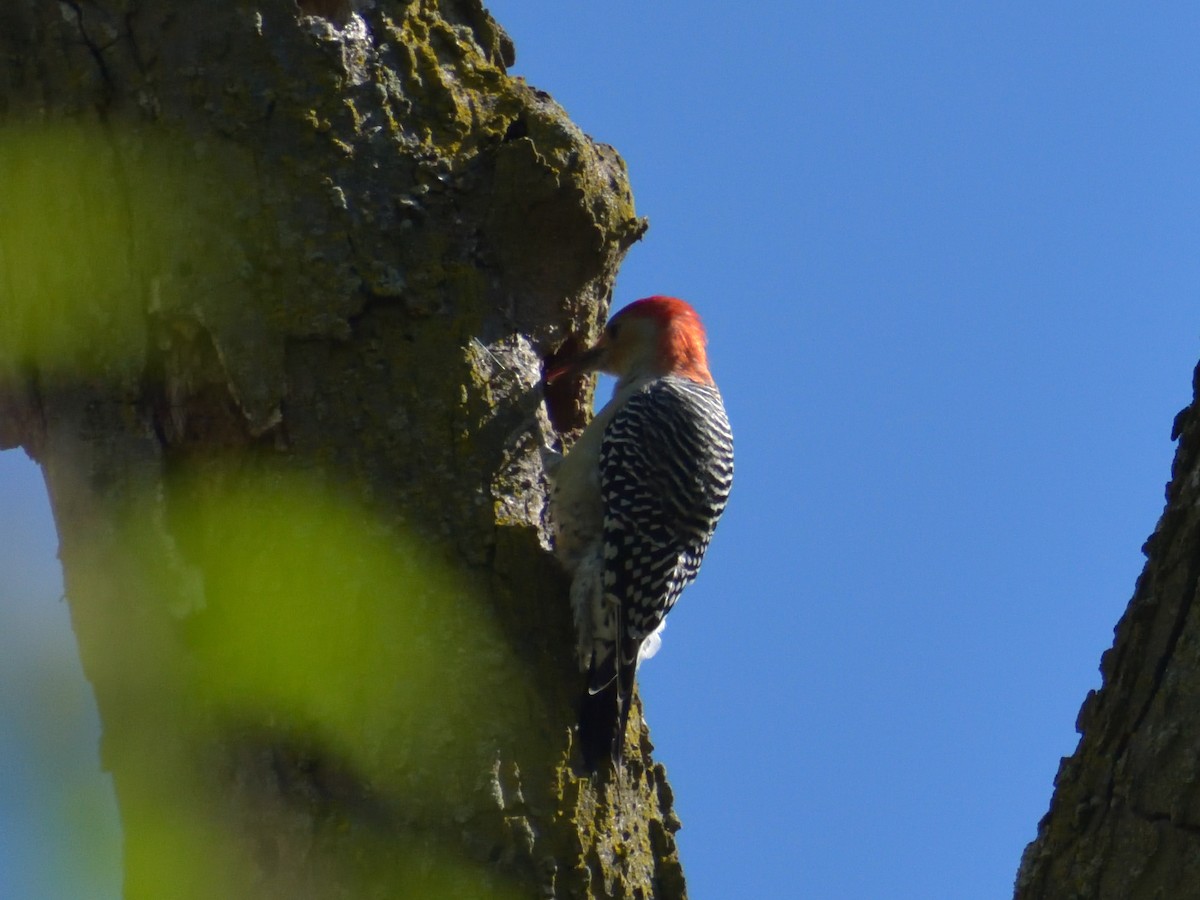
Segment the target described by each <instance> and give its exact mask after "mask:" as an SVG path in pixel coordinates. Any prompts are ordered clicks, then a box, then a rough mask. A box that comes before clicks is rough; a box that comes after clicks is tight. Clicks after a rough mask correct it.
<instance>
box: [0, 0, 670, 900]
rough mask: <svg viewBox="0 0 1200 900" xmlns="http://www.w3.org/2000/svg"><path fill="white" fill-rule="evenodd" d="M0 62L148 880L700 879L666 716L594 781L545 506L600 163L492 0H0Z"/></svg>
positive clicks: (591, 254)
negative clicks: (690, 852) (513, 40)
mask: <svg viewBox="0 0 1200 900" xmlns="http://www.w3.org/2000/svg"><path fill="white" fill-rule="evenodd" d="M0 48H2V50H3V53H2V54H0V60H2V61H0V123H2V127H3V135H2V136H0V210H2V215H0V317H2V319H0V447H11V446H17V445H20V446H23V447H25V449H26V450H27V451H28V452H29V453H30V455H32V456H33V457H34V458H35V459H36V460H37V461H38V462H39V463H40V464H41V466H42V469H43V472H44V474H45V478H46V484H47V487H48V490H49V494H50V499H51V504H52V507H53V511H54V516H55V521H56V525H57V529H58V534H59V540H60V556H61V558H62V562H63V567H64V575H65V581H66V585H67V595H68V600H69V601H70V607H71V614H72V620H73V623H74V628H75V633H76V637H77V640H78V644H79V648H80V654H81V657H82V660H83V663H84V670H85V673H86V674H87V677H88V679H89V681H90V682H91V684H92V687H93V690H94V692H95V695H96V700H97V705H98V707H99V711H100V716H101V721H102V728H103V740H102V761H103V764H104V765H105V766H106V767H107V768H108V769H109V771H111V772H112V775H113V780H114V784H115V787H116V792H117V800H118V804H119V807H120V812H121V819H122V825H123V829H124V838H125V893H126V896H127V897H130V898H153V900H159V898H163V897H172V898H186V897H221V898H227V897H247V898H249V897H254V898H259V897H287V898H304V897H313V898H324V897H335V896H336V897H355V898H369V897H408V896H412V897H422V898H425V897H433V898H436V897H442V896H446V897H459V896H462V897H491V896H495V897H530V896H541V897H564V898H565V897H581V898H582V897H586V898H593V897H597V898H599V897H661V898H673V897H683V896H684V895H685V890H684V885H683V876H682V872H681V869H680V867H679V862H678V859H677V856H676V852H675V842H674V838H673V834H674V832H675V830H676V829H677V828H678V820H677V819H676V818H675V815H674V813H673V812H672V809H671V792H670V789H669V787H668V786H667V784H666V781H665V778H664V773H663V770H662V768H661V766H658V765H655V764H654V763H652V761H651V759H650V756H649V751H650V745H649V741H648V739H647V737H646V733H645V730H644V728H642V730H641V731H640V741H639V744H638V746H637V747H633V748H630V750H629V751H628V754H627V755H628V756H629V757H630V758H629V760H628V762H627V764H626V768H625V771H624V772H623V773H621V774H620V775H610V776H608V777H600V778H593V777H589V776H588V775H587V774H586V773H585V772H583V771H582V769H581V766H580V760H579V754H578V750H577V748H576V747H575V746H573V741H574V738H573V733H572V730H571V729H572V726H573V723H574V718H575V712H576V710H575V703H576V699H577V692H578V691H579V690H580V689H581V687H582V676H581V675H580V674H579V673H578V671H577V668H576V664H575V661H574V660H573V659H572V658H571V651H572V648H573V640H572V637H571V634H570V629H571V625H570V614H569V611H568V608H567V591H566V583H565V578H564V576H563V575H562V573H561V572H560V571H559V569H558V567H557V565H556V564H555V562H554V560H553V558H552V556H551V555H550V553H549V552H548V541H547V533H546V529H545V523H544V521H543V519H544V515H543V509H544V492H545V483H544V477H543V472H542V469H541V461H540V456H539V452H538V451H539V447H540V446H541V445H542V444H544V443H550V442H551V441H552V440H553V437H554V432H555V430H558V431H569V430H570V429H573V428H576V427H578V426H579V425H581V424H582V422H583V421H584V419H585V418H586V415H587V413H586V410H587V409H588V408H589V403H588V398H587V397H580V396H556V397H551V398H548V401H549V406H550V409H549V413H547V409H546V406H545V405H544V404H543V402H542V400H543V398H542V394H541V390H540V388H539V380H540V373H541V368H542V363H543V358H544V357H545V356H546V355H547V354H548V353H550V352H551V351H553V350H554V349H556V348H558V347H559V346H560V345H562V344H563V343H564V342H567V343H570V342H577V341H579V340H586V339H588V338H589V337H591V336H592V335H593V334H594V333H595V332H596V330H597V329H598V327H599V324H600V323H601V321H602V320H603V317H604V314H605V312H606V307H607V304H608V301H609V298H610V294H611V285H612V281H613V278H614V276H615V273H616V269H617V266H618V265H619V263H620V261H621V259H622V257H623V255H624V253H625V251H626V250H627V249H628V247H629V246H630V245H631V244H632V243H633V242H634V241H635V240H636V239H637V238H638V237H639V236H640V235H641V233H642V231H643V230H644V227H645V225H644V222H643V221H641V220H639V219H638V218H637V217H636V216H635V214H634V210H633V201H632V197H631V195H630V191H629V186H628V181H627V178H626V173H625V169H624V164H623V163H622V161H621V160H620V158H619V157H618V156H617V155H616V153H615V152H614V151H613V150H612V149H611V148H608V147H605V146H603V145H599V144H596V143H594V142H592V141H591V140H590V139H589V138H587V137H586V136H585V135H583V134H582V133H581V132H580V131H579V130H578V129H577V128H576V127H575V126H574V125H573V124H571V123H570V121H569V120H568V119H567V117H566V115H565V114H564V112H563V111H562V110H561V109H560V108H559V107H558V106H556V105H555V104H554V102H553V101H552V100H551V99H550V98H549V97H548V96H547V95H545V94H543V93H541V92H539V91H537V90H534V89H532V88H530V87H529V86H527V85H526V84H525V83H524V82H523V81H522V80H520V79H514V78H511V77H509V76H508V74H507V73H506V70H505V66H506V65H511V63H512V53H513V51H512V46H511V44H510V42H509V40H508V38H507V36H506V35H505V34H504V32H503V31H502V30H501V29H500V28H499V27H498V26H497V25H496V23H495V22H494V21H493V20H492V19H491V17H490V16H489V15H488V14H487V13H486V12H485V11H484V10H483V8H482V7H481V6H480V3H479V0H409V2H402V0H358V2H349V0H327V2H318V0H303V2H301V3H300V4H299V6H297V3H296V2H295V0H243V2H239V0H226V2H216V0H75V2H50V0H5V3H4V5H3V6H2V7H0ZM551 420H553V421H551Z"/></svg>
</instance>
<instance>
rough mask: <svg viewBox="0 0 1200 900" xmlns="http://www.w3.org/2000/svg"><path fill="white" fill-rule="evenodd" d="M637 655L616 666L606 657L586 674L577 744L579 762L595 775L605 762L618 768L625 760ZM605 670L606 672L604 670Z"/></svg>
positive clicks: (614, 662)
mask: <svg viewBox="0 0 1200 900" xmlns="http://www.w3.org/2000/svg"><path fill="white" fill-rule="evenodd" d="M636 660H637V656H636V654H635V655H634V657H633V661H631V662H629V663H623V664H620V665H618V664H617V662H616V660H615V659H614V658H612V657H610V658H609V659H608V660H606V661H605V663H602V664H601V665H600V666H599V667H596V666H595V664H594V663H593V670H592V671H591V672H589V673H588V687H587V689H586V690H585V691H584V692H583V698H582V700H581V702H580V709H579V745H580V749H581V750H582V752H583V761H584V763H585V764H586V765H587V767H588V769H589V770H590V771H592V772H598V771H599V770H600V767H601V766H602V765H603V764H604V761H605V760H606V759H609V760H611V761H612V763H613V765H615V766H617V767H620V766H621V765H622V763H623V762H624V761H625V734H626V732H627V729H628V727H629V710H630V708H631V706H632V704H633V680H634V676H635V673H636V671H637V662H636ZM606 670H607V671H606Z"/></svg>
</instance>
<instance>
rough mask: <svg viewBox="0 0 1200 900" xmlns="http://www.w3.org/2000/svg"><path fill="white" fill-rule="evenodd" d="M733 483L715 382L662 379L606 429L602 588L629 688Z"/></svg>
mask: <svg viewBox="0 0 1200 900" xmlns="http://www.w3.org/2000/svg"><path fill="white" fill-rule="evenodd" d="M732 484H733V433H732V432H731V431H730V428H729V419H728V418H727V417H726V415H725V406H724V404H723V403H722V401H721V395H720V393H719V392H718V391H717V389H716V387H714V386H713V385H710V384H702V383H699V382H695V381H691V380H689V379H687V378H681V377H677V376H673V375H668V376H665V377H662V378H658V379H656V380H654V381H652V382H650V383H648V384H647V385H646V386H645V387H644V388H642V389H641V390H640V391H638V392H637V393H635V394H633V395H632V396H631V397H630V398H629V400H628V401H627V402H626V403H625V404H624V405H623V406H622V407H621V409H620V410H619V411H618V412H617V414H616V415H615V416H614V417H613V420H612V421H611V422H610V423H609V425H608V427H607V428H606V429H605V432H604V438H603V443H602V445H601V450H600V493H601V495H602V497H603V501H604V510H605V512H604V532H603V540H604V591H605V594H606V598H605V600H606V605H607V606H609V608H610V609H613V610H614V611H619V612H617V618H618V620H619V623H620V626H619V627H620V640H619V641H617V642H616V643H617V645H618V647H619V648H620V649H619V655H620V660H619V662H618V661H616V660H613V662H616V663H617V665H616V667H617V668H619V669H628V670H629V673H628V674H629V677H627V678H622V679H621V680H622V681H626V682H628V683H627V684H625V685H624V686H623V687H624V689H625V691H629V690H631V688H632V684H631V682H632V671H633V670H634V669H635V668H636V664H637V657H638V651H639V649H640V647H641V644H642V641H644V640H645V639H646V637H647V636H649V635H650V634H651V633H652V632H653V631H654V630H655V629H656V628H658V626H659V625H660V624H661V622H662V620H663V619H664V618H665V616H666V615H667V613H668V612H670V611H671V608H672V607H673V606H674V605H675V601H676V600H678V599H679V595H680V593H681V592H682V591H683V589H684V588H685V587H687V585H689V584H690V583H691V582H692V581H693V580H694V579H695V577H696V573H697V572H698V571H699V569H700V562H701V560H703V558H704V552H705V551H706V550H707V549H708V543H709V541H710V540H711V538H712V535H713V529H714V528H716V524H717V520H718V519H719V518H720V516H721V513H722V512H723V511H724V509H725V504H726V502H727V501H728V499H729V491H730V488H731V486H732ZM596 674H599V673H596Z"/></svg>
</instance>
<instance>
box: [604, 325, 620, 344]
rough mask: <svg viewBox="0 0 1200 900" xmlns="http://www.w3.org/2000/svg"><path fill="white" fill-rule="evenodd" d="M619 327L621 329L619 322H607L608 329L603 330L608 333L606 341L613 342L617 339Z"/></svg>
mask: <svg viewBox="0 0 1200 900" xmlns="http://www.w3.org/2000/svg"><path fill="white" fill-rule="evenodd" d="M620 327H621V323H620V322H609V323H608V327H607V328H605V329H604V330H605V331H607V332H608V339H609V340H610V341H615V340H616V339H617V331H619V330H620Z"/></svg>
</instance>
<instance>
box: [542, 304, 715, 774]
mask: <svg viewBox="0 0 1200 900" xmlns="http://www.w3.org/2000/svg"><path fill="white" fill-rule="evenodd" d="M705 344H706V339H705V334H704V326H703V325H702V324H701V322H700V317H699V316H698V315H697V314H696V311H695V310H694V309H693V308H692V307H691V306H690V305H689V304H687V303H685V302H684V301H682V300H678V299H675V298H673V297H649V298H647V299H644V300H638V301H637V302H635V303H632V304H630V305H629V306H627V307H625V308H624V309H622V310H621V311H620V312H618V313H617V314H616V315H615V316H613V317H612V319H610V320H609V322H608V325H607V326H606V327H605V329H604V333H603V335H602V336H601V337H600V339H599V341H598V342H597V343H596V344H595V346H593V347H591V348H590V349H588V350H585V351H584V352H583V353H581V354H579V355H578V356H577V358H575V359H574V360H573V361H571V362H568V363H567V364H565V365H561V366H557V367H555V368H553V369H551V370H550V371H549V372H547V374H546V381H547V382H548V383H553V382H554V381H556V380H558V379H560V378H565V377H575V376H578V375H581V374H583V373H586V372H592V371H597V370H598V371H601V372H605V373H607V374H609V375H613V376H615V377H616V378H617V383H616V387H615V388H614V390H613V397H612V399H611V400H610V401H609V402H608V404H607V405H605V407H604V408H603V409H602V410H600V412H599V413H597V414H596V417H595V418H594V419H592V421H591V423H590V424H589V425H588V426H587V428H586V429H584V431H583V433H582V434H581V435H580V436H579V439H578V440H577V441H576V442H575V444H574V445H573V446H572V447H571V449H570V451H569V452H568V453H567V455H566V456H565V457H563V456H558V455H557V454H553V455H552V457H551V458H549V459H548V461H547V462H548V464H547V471H548V475H549V478H550V482H551V485H552V493H551V519H552V523H553V527H554V539H555V540H554V543H555V552H556V554H557V555H558V557H559V559H560V560H561V561H562V563H563V565H564V566H565V567H566V569H567V570H568V571H569V572H570V573H571V574H572V582H571V604H572V608H573V612H574V616H575V626H576V630H577V632H578V641H579V643H578V656H579V662H580V668H581V669H582V670H583V671H586V672H587V673H588V676H587V688H586V691H585V693H584V696H583V701H582V704H581V710H580V720H579V737H580V745H581V749H582V752H583V758H584V761H585V763H586V764H587V766H588V768H589V769H591V770H592V771H596V770H597V769H598V768H599V767H600V765H601V762H602V760H603V759H604V757H605V756H608V757H610V758H611V759H612V761H613V763H614V764H615V765H617V766H619V765H620V764H621V762H622V759H623V751H624V745H625V732H626V728H627V726H628V722H629V709H630V705H631V703H632V701H633V687H634V678H635V676H636V673H637V667H638V664H639V662H641V660H642V659H645V658H648V657H649V656H652V655H653V653H654V652H655V651H656V650H657V648H658V641H659V632H660V631H661V630H662V627H663V624H664V619H665V618H666V615H667V613H668V612H670V611H671V608H672V607H673V606H674V605H675V601H676V600H678V599H679V595H680V593H681V592H682V591H683V589H684V588H685V587H687V586H688V585H689V584H690V583H691V582H692V580H693V579H695V577H696V573H697V572H698V571H699V569H700V562H701V560H702V559H703V558H704V553H705V551H706V550H707V549H708V544H709V541H710V540H711V538H712V535H713V530H714V529H715V528H716V525H717V520H718V519H719V518H720V517H721V513H722V512H723V511H724V509H725V504H726V502H727V500H728V498H729V491H730V487H731V486H732V484H733V434H732V432H731V431H730V428H729V420H728V418H727V417H726V415H725V406H724V404H723V402H722V400H721V394H720V392H719V391H718V390H717V386H716V384H715V383H714V381H713V378H712V375H710V374H709V371H708V360H707V354H706V352H705Z"/></svg>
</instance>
